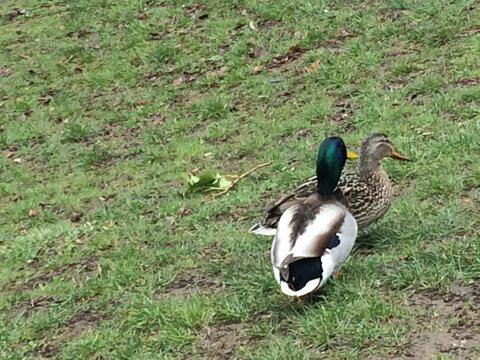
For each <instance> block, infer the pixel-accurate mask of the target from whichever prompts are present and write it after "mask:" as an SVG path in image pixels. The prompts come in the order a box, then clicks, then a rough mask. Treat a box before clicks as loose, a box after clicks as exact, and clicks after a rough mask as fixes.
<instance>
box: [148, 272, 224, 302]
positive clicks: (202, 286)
mask: <svg viewBox="0 0 480 360" xmlns="http://www.w3.org/2000/svg"><path fill="white" fill-rule="evenodd" d="M224 287H225V285H223V284H222V283H221V282H220V281H219V280H218V279H216V278H215V275H213V276H209V275H207V274H205V273H204V272H203V271H202V270H200V269H187V270H184V271H183V272H181V273H180V274H178V275H177V278H176V279H175V280H174V281H173V282H172V283H171V284H170V285H168V286H167V288H166V289H165V290H162V291H159V292H158V293H157V296H159V297H169V296H188V295H191V294H193V293H199V292H207V291H208V292H217V291H221V290H222V289H223V288H224Z"/></svg>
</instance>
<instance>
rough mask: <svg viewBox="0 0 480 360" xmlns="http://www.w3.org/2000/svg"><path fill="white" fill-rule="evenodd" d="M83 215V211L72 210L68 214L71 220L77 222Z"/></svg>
mask: <svg viewBox="0 0 480 360" xmlns="http://www.w3.org/2000/svg"><path fill="white" fill-rule="evenodd" d="M82 216H83V212H73V213H72V214H71V215H70V218H69V219H70V221H71V222H78V221H80V219H81V218H82Z"/></svg>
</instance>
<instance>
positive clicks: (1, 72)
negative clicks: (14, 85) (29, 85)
mask: <svg viewBox="0 0 480 360" xmlns="http://www.w3.org/2000/svg"><path fill="white" fill-rule="evenodd" d="M11 73H12V69H10V68H8V67H6V66H2V67H0V76H8V75H10V74H11Z"/></svg>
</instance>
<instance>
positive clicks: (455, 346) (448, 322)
mask: <svg viewBox="0 0 480 360" xmlns="http://www.w3.org/2000/svg"><path fill="white" fill-rule="evenodd" d="M408 302H409V307H410V308H411V309H412V310H413V311H415V312H417V313H418V314H419V316H418V322H419V325H420V330H418V331H417V332H415V333H412V334H411V337H410V341H409V344H408V346H407V347H406V349H405V350H404V351H402V353H403V354H402V355H401V356H396V357H392V359H396V360H404V359H405V360H406V359H409V360H415V359H418V360H429V359H437V356H439V355H443V356H451V357H452V358H453V359H455V360H475V359H479V358H480V280H476V281H475V282H474V283H472V284H459V283H453V285H452V286H451V289H450V291H448V292H446V291H443V290H440V289H429V290H424V291H419V292H417V293H415V294H413V295H412V296H411V297H410V299H409V301H408Z"/></svg>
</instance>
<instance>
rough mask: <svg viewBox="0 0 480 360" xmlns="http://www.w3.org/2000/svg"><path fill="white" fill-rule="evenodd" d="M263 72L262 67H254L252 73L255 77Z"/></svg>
mask: <svg viewBox="0 0 480 360" xmlns="http://www.w3.org/2000/svg"><path fill="white" fill-rule="evenodd" d="M261 72H262V68H261V67H260V66H254V67H253V70H252V73H253V74H254V75H257V74H260V73H261Z"/></svg>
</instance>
